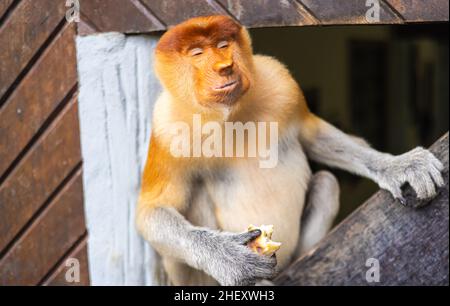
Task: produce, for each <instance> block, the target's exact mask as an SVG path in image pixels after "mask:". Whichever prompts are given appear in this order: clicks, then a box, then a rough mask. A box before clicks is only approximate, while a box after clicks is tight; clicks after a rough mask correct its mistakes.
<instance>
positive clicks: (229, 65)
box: [213, 59, 233, 76]
mask: <svg viewBox="0 0 450 306" xmlns="http://www.w3.org/2000/svg"><path fill="white" fill-rule="evenodd" d="M213 69H214V71H215V72H217V73H218V74H220V75H221V76H227V75H230V74H231V73H233V60H231V59H230V60H224V61H220V62H217V63H215V64H214V66H213Z"/></svg>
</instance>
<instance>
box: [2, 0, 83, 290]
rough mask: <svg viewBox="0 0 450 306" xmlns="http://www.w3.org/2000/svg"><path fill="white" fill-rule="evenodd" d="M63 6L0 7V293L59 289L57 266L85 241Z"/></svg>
mask: <svg viewBox="0 0 450 306" xmlns="http://www.w3.org/2000/svg"><path fill="white" fill-rule="evenodd" d="M65 3H66V1H54V0H51V1H50V0H0V286H1V285H17V284H21V285H36V284H41V283H43V282H44V281H46V282H48V283H51V282H52V280H55V281H56V282H57V283H58V284H62V282H61V281H57V279H58V274H57V272H58V271H59V270H58V269H59V268H60V266H61V264H62V260H63V259H64V258H67V256H68V254H69V253H70V252H72V251H73V250H74V249H76V247H77V246H79V245H80V239H81V238H83V237H84V238H85V237H86V227H85V224H84V212H83V189H82V182H81V179H82V178H81V176H82V175H81V171H82V164H81V150H80V140H79V128H78V108H77V99H76V97H77V75H76V57H75V42H74V39H75V35H76V26H75V24H67V22H66V19H65V13H66V9H67V8H66V7H65ZM70 254H72V253H70ZM73 254H74V255H78V253H73ZM81 255H82V254H81V253H80V262H81V279H80V282H79V283H77V284H78V285H83V284H88V283H89V276H88V272H87V261H86V260H84V261H83V260H82V258H83V257H82V256H81Z"/></svg>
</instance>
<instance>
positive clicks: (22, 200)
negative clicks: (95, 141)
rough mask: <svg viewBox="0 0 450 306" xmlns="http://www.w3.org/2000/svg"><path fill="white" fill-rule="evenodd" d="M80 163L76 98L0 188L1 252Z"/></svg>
mask: <svg viewBox="0 0 450 306" xmlns="http://www.w3.org/2000/svg"><path fill="white" fill-rule="evenodd" d="M80 161H81V152H80V137H79V127H78V111H77V103H76V99H75V98H74V99H73V100H72V101H70V103H69V104H68V105H67V107H66V108H65V109H64V111H63V112H62V113H61V114H60V116H59V117H58V118H57V119H56V120H55V122H54V123H53V124H52V125H51V126H50V127H49V129H48V130H47V132H46V133H45V134H44V135H42V137H41V138H40V139H39V141H38V142H37V143H36V144H35V146H34V147H33V148H32V149H31V150H30V151H29V152H28V154H27V155H26V156H25V157H24V158H23V160H22V161H21V162H20V164H19V165H18V166H17V167H16V168H15V169H14V171H13V172H12V173H11V175H10V176H9V177H8V178H7V180H6V181H5V182H4V183H3V184H2V185H1V186H0V212H1V221H2V222H0V250H3V249H4V248H5V246H6V245H7V244H8V243H9V242H10V241H11V240H12V239H13V238H14V237H15V236H16V235H17V234H18V232H19V231H20V229H21V228H22V227H23V226H24V225H25V224H26V223H27V222H28V220H30V218H31V217H32V216H33V215H34V214H35V213H36V211H37V210H38V209H39V208H40V207H41V206H42V204H43V203H44V202H45V201H46V200H47V198H48V197H49V196H50V195H51V194H52V192H54V190H55V189H56V188H57V187H58V185H59V184H60V183H61V182H62V181H63V180H64V178H65V177H67V175H68V174H69V173H70V172H71V171H72V170H73V169H74V168H75V166H76V165H78V164H79V163H80Z"/></svg>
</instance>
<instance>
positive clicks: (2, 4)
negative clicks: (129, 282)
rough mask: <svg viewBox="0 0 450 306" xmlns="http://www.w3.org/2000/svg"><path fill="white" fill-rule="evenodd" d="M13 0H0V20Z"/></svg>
mask: <svg viewBox="0 0 450 306" xmlns="http://www.w3.org/2000/svg"><path fill="white" fill-rule="evenodd" d="M13 1H14V0H2V1H0V20H1V19H2V17H3V14H5V13H6V11H7V10H8V8H9V6H10V5H11V3H13ZM0 25H1V24H0Z"/></svg>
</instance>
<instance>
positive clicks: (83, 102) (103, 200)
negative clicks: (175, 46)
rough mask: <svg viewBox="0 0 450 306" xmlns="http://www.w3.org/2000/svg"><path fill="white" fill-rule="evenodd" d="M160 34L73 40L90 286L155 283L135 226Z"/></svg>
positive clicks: (156, 85) (147, 253) (151, 253)
mask: <svg viewBox="0 0 450 306" xmlns="http://www.w3.org/2000/svg"><path fill="white" fill-rule="evenodd" d="M157 39H158V37H156V36H139V37H137V36H124V35H122V34H118V33H108V34H102V35H94V36H88V37H78V38H77V57H78V71H79V85H80V94H79V99H78V100H79V116H80V130H81V147H82V154H83V169H84V170H83V180H84V192H85V211H86V219H87V227H88V234H89V241H88V254H89V269H90V277H91V282H92V285H155V284H156V280H155V277H154V274H155V269H156V267H155V254H154V251H153V250H151V249H150V247H149V246H148V244H147V243H145V242H144V241H143V240H142V239H141V238H140V237H139V235H138V234H137V232H136V230H135V222H134V209H135V206H136V201H137V195H138V188H139V186H140V176H141V172H142V169H143V166H144V163H145V159H146V154H147V149H148V142H149V138H150V132H151V116H152V109H153V103H154V101H155V100H156V98H157V96H158V94H159V93H160V91H161V90H160V85H159V83H158V81H157V80H156V79H155V76H154V73H153V64H152V54H153V49H154V47H155V44H156V41H157Z"/></svg>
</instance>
